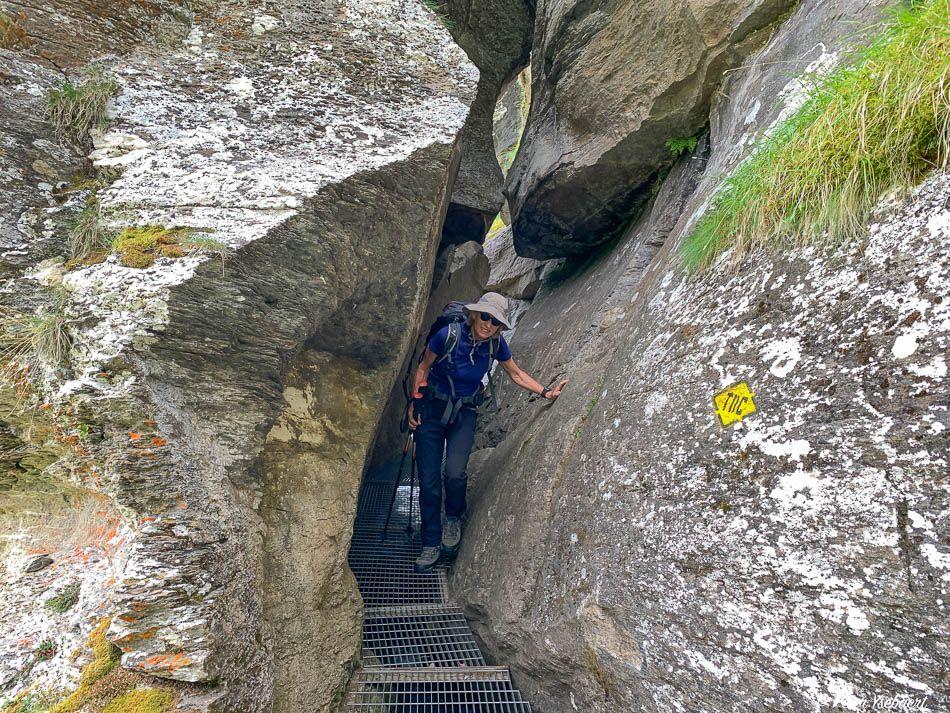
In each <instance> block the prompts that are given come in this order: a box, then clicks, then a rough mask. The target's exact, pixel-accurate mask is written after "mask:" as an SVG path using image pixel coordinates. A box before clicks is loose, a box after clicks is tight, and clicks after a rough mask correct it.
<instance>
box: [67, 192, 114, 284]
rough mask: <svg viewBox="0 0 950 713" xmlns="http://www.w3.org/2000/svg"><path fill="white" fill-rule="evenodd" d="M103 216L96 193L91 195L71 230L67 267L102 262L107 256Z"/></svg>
mask: <svg viewBox="0 0 950 713" xmlns="http://www.w3.org/2000/svg"><path fill="white" fill-rule="evenodd" d="M101 219H102V216H101V212H100V209H99V199H98V197H97V196H96V194H94V193H93V194H92V195H90V196H89V199H88V200H87V201H86V206H85V208H83V211H82V213H80V214H79V218H77V219H76V222H75V223H74V224H73V226H72V229H71V230H70V231H69V261H68V263H67V267H73V266H76V265H82V264H92V263H95V262H101V261H102V260H104V259H105V257H106V250H107V248H108V244H107V243H106V240H105V234H104V231H103V229H102V220H101Z"/></svg>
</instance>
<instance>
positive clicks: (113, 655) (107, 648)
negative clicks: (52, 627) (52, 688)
mask: <svg viewBox="0 0 950 713" xmlns="http://www.w3.org/2000/svg"><path fill="white" fill-rule="evenodd" d="M108 629H109V619H103V620H102V621H101V622H99V626H97V627H96V628H95V629H93V630H92V632H91V633H90V634H89V638H88V640H87V642H88V644H89V647H90V648H91V649H92V656H93V659H92V661H90V662H89V663H88V664H86V667H85V668H84V669H83V671H82V676H81V677H80V679H79V688H77V689H76V690H75V691H73V692H72V693H71V694H70V695H69V696H67V697H66V698H65V699H64V700H63V701H61V702H60V703H58V704H56V705H55V706H53V707H52V708H51V709H50V713H77V711H79V710H81V709H82V707H83V706H84V705H85V704H86V701H87V699H88V698H89V697H90V695H91V693H92V686H93V684H95V683H96V682H97V681H99V680H100V679H101V678H103V677H104V676H105V675H106V674H108V673H109V672H110V671H112V669H114V668H115V667H116V665H117V664H118V663H119V650H118V649H117V648H115V647H114V646H113V645H112V644H111V643H109V640H108V639H106V631H108Z"/></svg>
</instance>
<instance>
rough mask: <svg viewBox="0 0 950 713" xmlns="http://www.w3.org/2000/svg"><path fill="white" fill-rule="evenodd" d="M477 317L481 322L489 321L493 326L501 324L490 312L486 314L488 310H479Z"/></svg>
mask: <svg viewBox="0 0 950 713" xmlns="http://www.w3.org/2000/svg"><path fill="white" fill-rule="evenodd" d="M478 318H479V319H480V320H482V321H483V322H491V323H492V326H493V327H500V326H501V322H499V321H498V320H497V319H495V318H494V317H492V316H491V315H490V314H488V312H479V313H478Z"/></svg>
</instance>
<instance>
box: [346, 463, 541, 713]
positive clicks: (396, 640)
mask: <svg viewBox="0 0 950 713" xmlns="http://www.w3.org/2000/svg"><path fill="white" fill-rule="evenodd" d="M395 474H396V469H395V467H389V468H388V470H386V471H382V472H377V473H375V474H367V477H366V479H364V481H363V484H362V485H361V487H360V493H359V501H358V504H357V515H356V520H355V522H354V526H353V538H352V542H351V545H350V553H349V564H350V569H351V570H352V571H353V574H354V575H355V576H356V581H357V584H358V585H359V589H360V593H361V594H362V596H363V602H364V605H365V608H364V615H363V647H362V648H363V651H362V660H363V666H364V668H362V669H361V670H360V671H359V672H358V673H357V674H356V676H354V678H353V681H352V683H351V688H350V692H349V695H348V696H347V704H346V710H348V711H363V712H364V713H370V712H375V713H385V712H387V711H389V712H393V713H395V712H397V711H398V712H399V713H499V712H501V711H507V712H508V713H530V711H531V706H530V704H528V703H527V702H525V701H524V700H522V698H521V693H520V692H519V691H518V689H516V688H515V687H514V686H513V685H512V682H511V678H510V674H509V672H508V669H507V668H505V667H496V666H487V665H486V662H485V659H484V657H483V656H482V653H481V651H480V650H479V648H478V644H477V643H476V641H475V637H474V635H473V633H472V631H471V629H470V628H469V625H468V622H467V621H466V620H465V617H464V615H463V614H462V610H461V609H460V608H459V607H457V606H450V605H449V603H448V602H449V598H448V588H447V582H446V575H445V568H446V567H447V564H445V563H440V564H439V565H437V566H436V567H435V568H434V569H433V570H431V571H429V572H426V573H424V574H417V573H416V572H414V571H413V564H414V561H415V559H416V557H418V556H419V553H420V552H421V551H422V543H421V541H420V536H419V530H420V527H419V520H420V518H419V501H418V497H419V489H418V487H416V488H413V489H411V490H410V487H409V484H408V482H405V481H404V482H405V484H403V485H400V486H399V487H398V489H397V490H396V493H395V500H394V502H393V509H392V515H391V517H390V522H389V527H388V529H387V530H385V531H384V530H383V528H384V526H385V524H386V516H387V512H388V510H389V503H390V498H391V497H392V496H393V488H395V487H396V479H395ZM410 508H411V511H410ZM410 512H411V516H410Z"/></svg>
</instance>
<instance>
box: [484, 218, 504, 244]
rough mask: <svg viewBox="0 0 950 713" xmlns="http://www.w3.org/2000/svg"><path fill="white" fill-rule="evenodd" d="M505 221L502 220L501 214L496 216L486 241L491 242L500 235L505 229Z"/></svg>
mask: <svg viewBox="0 0 950 713" xmlns="http://www.w3.org/2000/svg"><path fill="white" fill-rule="evenodd" d="M505 227H506V226H505V221H504V220H502V218H501V213H499V214H498V215H496V216H495V219H494V220H493V221H492V224H491V227H490V228H489V229H488V233H487V234H486V235H485V240H486V241H487V240H491V239H492V238H494V237H495V236H496V235H498V233H500V232H501V231H502V230H504V229H505Z"/></svg>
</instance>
